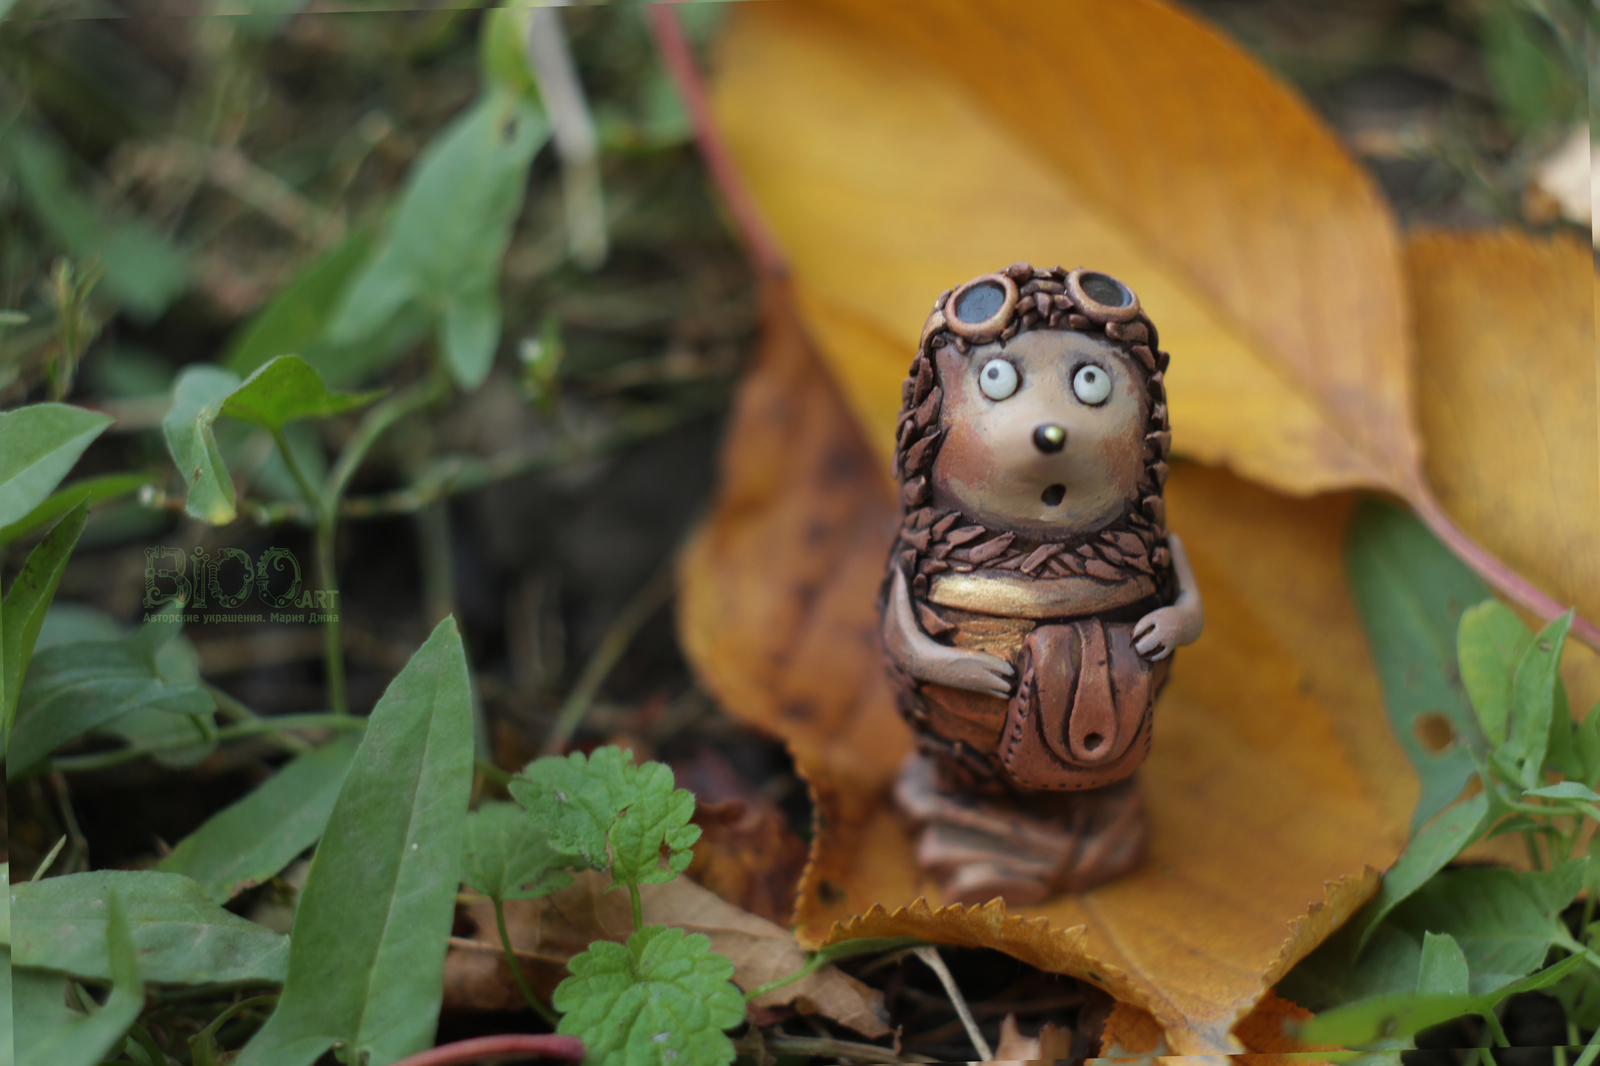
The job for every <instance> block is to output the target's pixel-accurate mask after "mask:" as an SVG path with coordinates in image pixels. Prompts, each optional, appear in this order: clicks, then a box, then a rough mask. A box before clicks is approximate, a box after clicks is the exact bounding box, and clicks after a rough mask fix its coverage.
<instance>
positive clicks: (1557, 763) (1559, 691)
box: [1543, 674, 1587, 781]
mask: <svg viewBox="0 0 1600 1066" xmlns="http://www.w3.org/2000/svg"><path fill="white" fill-rule="evenodd" d="M1577 733H1578V731H1577V729H1576V728H1575V727H1574V725H1573V722H1572V708H1571V706H1570V705H1569V704H1568V703H1567V686H1566V685H1565V684H1563V683H1562V681H1561V677H1560V675H1559V674H1558V675H1556V683H1555V691H1554V692H1553V693H1552V699H1551V703H1550V733H1549V737H1548V741H1547V746H1546V748H1545V752H1544V767H1543V769H1545V770H1554V771H1555V772H1556V773H1558V774H1560V775H1561V776H1562V777H1565V778H1567V779H1568V780H1569V781H1582V780H1584V779H1585V774H1586V773H1587V767H1586V765H1585V764H1584V762H1583V760H1582V759H1581V758H1579V756H1578V747H1577V744H1578V738H1577Z"/></svg>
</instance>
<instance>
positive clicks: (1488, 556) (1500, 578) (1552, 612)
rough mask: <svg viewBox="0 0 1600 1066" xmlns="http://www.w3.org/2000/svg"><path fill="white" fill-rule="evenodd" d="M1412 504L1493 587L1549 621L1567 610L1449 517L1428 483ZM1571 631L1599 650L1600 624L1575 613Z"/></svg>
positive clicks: (1436, 533) (1415, 494)
mask: <svg viewBox="0 0 1600 1066" xmlns="http://www.w3.org/2000/svg"><path fill="white" fill-rule="evenodd" d="M1411 505H1412V507H1414V508H1415V509H1416V512H1417V517H1418V518H1420V519H1421V520H1422V524H1423V525H1425V526H1427V527H1428V529H1429V530H1431V531H1432V533H1433V535H1434V536H1436V537H1438V538H1439V540H1440V541H1441V542H1442V543H1443V544H1444V546H1445V547H1447V548H1449V549H1450V550H1451V551H1452V552H1454V553H1455V555H1456V558H1458V559H1460V560H1461V561H1462V562H1464V563H1466V564H1467V565H1468V566H1469V567H1471V568H1472V570H1473V572H1474V573H1476V574H1477V575H1478V576H1479V577H1481V578H1483V580H1484V581H1485V582H1487V583H1488V585H1489V587H1490V588H1492V589H1496V590H1498V591H1500V592H1502V593H1504V594H1505V595H1506V596H1507V597H1508V598H1509V599H1510V600H1511V602H1513V603H1515V604H1516V605H1517V606H1519V607H1522V608H1524V609H1526V610H1528V611H1531V612H1533V613H1534V614H1536V615H1538V616H1539V617H1540V618H1542V619H1544V620H1545V621H1546V622H1548V621H1551V620H1552V619H1554V618H1556V617H1558V616H1560V615H1562V614H1565V613H1566V611H1567V609H1566V608H1565V607H1563V606H1562V605H1561V604H1559V603H1557V602H1556V601H1555V600H1554V599H1552V598H1551V597H1549V596H1547V595H1545V594H1544V593H1543V592H1540V591H1539V590H1538V589H1537V588H1534V586H1533V583H1532V582H1530V581H1529V580H1528V579H1527V578H1525V577H1523V576H1522V575H1521V574H1519V573H1517V572H1516V571H1515V570H1513V569H1511V567H1509V566H1507V565H1506V564H1505V563H1503V562H1501V561H1500V560H1499V559H1496V558H1495V557H1494V555H1493V554H1492V553H1491V552H1490V551H1489V550H1488V549H1487V548H1485V547H1484V546H1483V545H1481V544H1479V543H1478V542H1477V541H1475V540H1473V539H1472V538H1471V537H1469V536H1468V535H1467V534H1466V532H1465V531H1464V530H1463V529H1462V528H1461V527H1460V526H1458V525H1456V522H1455V519H1453V518H1451V517H1450V515H1449V514H1448V513H1447V512H1446V511H1445V509H1444V507H1443V505H1441V504H1440V503H1439V501H1438V499H1436V498H1435V497H1434V495H1433V492H1432V490H1431V489H1429V488H1428V487H1427V486H1425V485H1423V486H1419V488H1418V490H1417V491H1416V492H1414V493H1413V495H1412V497H1411ZM1571 635H1572V636H1574V637H1576V638H1577V639H1578V640H1581V641H1583V643H1585V644H1587V645H1589V647H1591V648H1593V649H1595V650H1596V651H1600V626H1596V625H1595V624H1594V623H1593V622H1591V621H1589V619H1587V618H1585V617H1583V616H1582V615H1581V614H1574V615H1573V618H1572V629H1571Z"/></svg>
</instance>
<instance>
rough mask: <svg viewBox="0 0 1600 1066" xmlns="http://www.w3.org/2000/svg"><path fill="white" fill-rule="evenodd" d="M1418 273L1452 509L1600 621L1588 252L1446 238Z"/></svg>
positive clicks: (1430, 425) (1586, 672)
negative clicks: (1596, 547)
mask: <svg viewBox="0 0 1600 1066" xmlns="http://www.w3.org/2000/svg"><path fill="white" fill-rule="evenodd" d="M1586 143H1587V142H1586ZM1406 263H1407V267H1408V269H1409V272H1410V280H1411V289H1412V293H1413V297H1414V300H1415V304H1416V311H1415V320H1416V334H1417V354H1418V364H1417V374H1418V377H1417V380H1418V382H1419V383H1420V385H1421V388H1419V390H1418V400H1419V409H1420V415H1421V424H1422V430H1423V434H1424V436H1425V437H1426V439H1427V456H1426V459H1427V470H1428V480H1429V481H1430V482H1432V484H1433V486H1434V488H1435V490H1436V492H1437V494H1438V497H1439V501H1440V503H1442V504H1443V505H1444V507H1445V509H1446V510H1447V511H1449V512H1450V514H1451V515H1452V516H1453V517H1454V518H1455V519H1456V521H1457V522H1458V523H1459V524H1460V526H1461V528H1462V529H1464V530H1466V531H1467V532H1468V533H1470V534H1471V535H1472V536H1473V537H1475V538H1476V539H1477V540H1478V541H1479V542H1481V543H1482V544H1483V545H1484V546H1485V547H1486V548H1488V549H1489V550H1490V551H1491V552H1493V553H1494V554H1495V555H1497V556H1499V558H1500V559H1502V560H1504V561H1505V562H1506V563H1507V564H1508V565H1510V566H1511V567H1513V568H1514V569H1516V570H1517V571H1518V572H1519V573H1522V574H1524V575H1526V576H1527V577H1529V578H1530V579H1531V580H1532V581H1533V582H1534V583H1535V584H1537V585H1539V586H1540V587H1541V588H1543V589H1544V590H1545V591H1546V592H1548V593H1550V594H1551V595H1553V596H1554V597H1555V599H1556V600H1557V601H1558V602H1560V603H1563V604H1572V605H1575V606H1576V607H1577V608H1578V613H1579V614H1581V615H1584V616H1585V617H1588V618H1591V619H1592V618H1600V551H1597V550H1596V549H1595V546H1596V545H1597V544H1600V382H1597V380H1596V377H1597V372H1600V367H1597V363H1596V359H1595V309H1596V308H1597V307H1600V282H1597V279H1596V276H1595V271H1594V261H1593V259H1592V257H1591V253H1590V250H1589V249H1588V248H1585V247H1584V246H1583V243H1582V242H1581V241H1578V240H1574V239H1572V238H1570V237H1555V238H1543V237H1533V236H1529V235H1527V234H1522V233H1516V232H1510V231H1502V232H1498V233H1470V234H1468V233H1458V234H1453V233H1442V232H1434V233H1425V234H1421V235H1418V236H1416V237H1413V238H1412V239H1411V240H1410V241H1409V242H1408V243H1407V246H1406ZM1174 363H1176V358H1174ZM1535 628H1538V627H1537V626H1535ZM1567 647H1568V652H1567V655H1566V659H1565V664H1564V665H1565V678H1566V681H1567V684H1568V686H1569V688H1570V689H1571V693H1570V694H1571V696H1572V700H1571V703H1572V708H1573V711H1574V712H1575V713H1578V714H1580V715H1581V714H1582V713H1583V712H1586V711H1587V710H1588V709H1589V708H1590V707H1592V706H1593V705H1594V703H1595V702H1596V701H1597V700H1600V655H1596V653H1595V652H1594V651H1592V650H1591V649H1589V648H1586V647H1580V646H1579V645H1578V643H1577V642H1576V641H1569V642H1568V643H1567Z"/></svg>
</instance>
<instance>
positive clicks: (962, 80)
mask: <svg viewBox="0 0 1600 1066" xmlns="http://www.w3.org/2000/svg"><path fill="white" fill-rule="evenodd" d="M729 21H730V25H729V26H728V28H727V30H726V31H725V33H724V35H723V38H722V41H721V47H720V50H719V53H718V67H717V71H718V77H717V83H716V86H715V88H716V115H717V120H718V123H719V126H720V128H721V130H722V132H723V134H724V136H725V138H726V140H727V142H728V144H729V146H730V148H731V149H732V151H733V154H734V157H735V159H736V160H737V162H738V164H739V167H740V170H741V172H742V174H743V175H744V177H745V179H746V181H747V182H748V183H749V185H750V187H751V189H752V191H753V192H754V193H755V196H756V198H757V200H759V201H760V203H761V205H762V207H763V209H764V212H765V215H766V217H767V219H768V220H769V221H770V223H771V224H772V227H773V229H774V230H775V231H776V233H777V235H778V238H779V240H780V241H781V242H782V244H783V246H784V249H785V251H786V252H787V254H788V256H789V258H790V261H791V262H792V264H793V267H794V272H795V277H796V279H797V286H796V287H797V292H798V295H799V299H800V303H801V307H802V308H803V311H804V314H805V320H806V324H807V326H808V327H809V328H810V329H812V330H813V331H814V334H815V337H816V340H817V343H818V345H819V347H820V349H821V351H822V353H823V355H824V356H825V357H826V359H827V362H828V365H829V367H830V369H831V370H832V371H833V373H834V374H835V376H836V377H837V378H838V380H839V381H840V383H841V386H842V388H843V390H844V392H845V394H846V396H847V398H848V399H849V401H850V406H851V409H852V410H853V411H855V412H856V414H857V415H858V416H859V417H860V418H861V420H862V424H863V425H864V426H865V427H866V428H867V430H868V439H869V440H870V441H871V442H872V445H873V447H874V448H875V449H877V450H878V452H879V454H880V456H882V457H884V458H885V459H886V458H887V457H888V454H889V449H890V447H891V444H892V442H893V439H894V432H893V431H894V420H895V415H896V413H897V411H898V404H899V396H900V390H899V385H900V380H901V378H902V377H903V375H904V373H905V367H906V364H907V362H908V361H909V356H910V353H911V352H913V351H914V350H915V348H916V341H917V337H918V331H919V330H920V329H921V328H922V323H923V320H924V319H925V318H926V317H927V313H928V309H929V307H930V306H931V305H932V302H933V299H934V297H935V296H937V295H938V294H939V293H940V292H941V291H943V290H945V289H947V288H949V287H950V286H952V285H957V284H960V283H961V282H963V281H966V280H967V279H968V278H971V277H974V276H976V275H978V274H981V273H986V272H988V271H991V270H995V269H997V268H998V267H1000V266H1002V265H1004V264H1006V263H1010V262H1014V261H1016V260H1019V259H1026V260H1030V261H1032V262H1036V263H1054V262H1056V261H1057V260H1058V259H1060V258H1061V257H1062V256H1066V257H1070V259H1071V262H1067V261H1066V260H1065V259H1062V260H1061V261H1062V263H1063V264H1064V265H1066V266H1068V267H1071V266H1074V265H1077V264H1078V263H1079V262H1082V263H1085V264H1090V265H1093V266H1094V267H1095V269H1098V270H1106V271H1109V272H1110V273H1112V274H1114V275H1117V276H1119V277H1121V278H1123V279H1125V280H1127V281H1128V282H1129V283H1130V284H1132V285H1133V286H1134V288H1135V290H1136V291H1137V292H1138V294H1139V297H1140V301H1141V303H1142V304H1143V305H1144V306H1145V307H1146V308H1147V309H1148V310H1149V311H1150V314H1151V316H1152V317H1153V319H1154V321H1155V323H1156V325H1157V326H1158V327H1159V328H1160V330H1161V336H1162V341H1163V346H1164V347H1166V348H1168V349H1170V350H1171V351H1172V352H1174V353H1175V355H1174V360H1173V369H1172V373H1171V375H1170V378H1169V386H1168V387H1169V395H1170V397H1171V408H1172V421H1173V424H1174V425H1176V426H1180V427H1182V433H1181V436H1179V437H1175V443H1177V444H1178V446H1179V447H1180V449H1181V450H1182V451H1183V452H1184V454H1187V455H1190V456H1193V457H1195V458H1199V459H1203V460H1205V461H1207V462H1211V463H1226V464H1227V465H1229V466H1230V467H1231V468H1233V469H1234V470H1236V471H1238V472H1240V473H1242V474H1244V475H1245V476H1247V477H1250V478H1252V479H1254V480H1257V481H1260V482H1262V483H1264V484H1267V485H1270V486H1272V487H1274V488H1278V489H1281V490H1284V491H1288V492H1295V493H1305V492H1314V491H1319V490H1324V489H1330V488H1338V487H1348V486H1355V485H1362V486H1378V487H1385V488H1390V489H1393V490H1396V491H1399V492H1401V493H1402V494H1405V493H1408V492H1409V491H1410V489H1411V487H1412V485H1413V484H1414V483H1415V482H1416V480H1417V442H1416V437H1415V434H1414V432H1413V430H1412V428H1411V423H1410V409H1411V397H1410V394H1409V390H1408V385H1407V377H1406V361H1407V357H1408V352H1409V339H1408V337H1407V336H1406V332H1405V307H1404V278H1403V276H1402V273H1401V265H1400V255H1399V249H1398V247H1397V241H1396V238H1395V234H1394V226H1393V222H1392V220H1391V218H1390V214H1389V209H1388V207H1387V206H1386V205H1385V203H1384V201H1383V199H1382V197H1381V195H1380V194H1379V193H1378V191H1377V189H1376V188H1375V187H1374V185H1373V183H1372V181H1371V179H1370V178H1369V177H1368V176H1367V175H1366V173H1365V172H1364V171H1363V170H1362V169H1361V168H1360V166H1359V165H1358V164H1356V163H1355V162H1354V161H1353V160H1352V159H1351V158H1350V157H1349V155H1348V154H1347V153H1346V152H1345V151H1344V149H1343V148H1342V147H1341V146H1340V145H1339V143H1338V141H1337V139H1336V138H1335V136H1334V135H1333V134H1332V133H1331V132H1330V131H1329V130H1328V129H1327V128H1326V127H1325V126H1324V125H1323V124H1322V122H1321V121H1320V120H1319V119H1318V118H1317V117H1316V116H1315V114H1314V113H1313V112H1312V111H1311V109H1310V108H1309V107H1308V106H1307V105H1306V104H1305V102H1304V101H1302V100H1301V99H1300V98H1299V97H1297V96H1296V95H1295V94H1294V93H1292V92H1291V91H1290V90H1289V89H1287V88H1286V87H1285V86H1283V85H1282V84H1281V83H1279V82H1278V81H1277V80H1276V79H1275V78H1274V77H1273V76H1272V75H1270V74H1269V73H1267V72H1266V70H1265V69H1263V68H1262V67H1261V66H1260V65H1259V64H1258V63H1256V62H1255V61H1254V60H1253V59H1251V58H1250V57H1249V56H1247V55H1246V54H1245V53H1244V52H1243V51H1242V50H1241V49H1240V48H1239V47H1238V46H1236V45H1234V44H1233V43H1231V42H1230V41H1228V40H1227V39H1226V38H1225V37H1223V36H1222V35H1221V34H1219V33H1218V32H1216V31H1215V30H1212V29H1211V28H1209V27H1208V26H1206V25H1205V24H1204V23H1202V22H1201V21H1199V20H1198V19H1196V18H1195V17H1194V16H1193V15H1191V14H1188V13H1186V12H1183V11H1181V10H1180V9H1178V8H1176V7H1174V6H1171V5H1169V4H1166V3H1162V2H1160V0H1128V2H1125V3H1118V4H1110V5H1107V4H1096V3H1092V2H1091V0H1060V2H1057V3H1051V4H1043V5H1038V4H1034V5H1025V6H1018V5H1015V4H1005V3H1001V2H998V0H940V2H937V3H931V4H930V3H927V2H916V3H911V2H908V0H870V2H865V0H834V2H829V3H822V4H806V5H799V4H755V5H741V6H740V7H739V9H738V10H737V11H734V12H732V13H730V20H729Z"/></svg>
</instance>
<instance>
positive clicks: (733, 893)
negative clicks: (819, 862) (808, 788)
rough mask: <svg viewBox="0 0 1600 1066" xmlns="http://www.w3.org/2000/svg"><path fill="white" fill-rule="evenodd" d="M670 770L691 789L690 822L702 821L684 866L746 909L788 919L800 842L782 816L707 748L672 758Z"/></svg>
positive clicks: (802, 852) (801, 863) (801, 865)
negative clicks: (693, 798)
mask: <svg viewBox="0 0 1600 1066" xmlns="http://www.w3.org/2000/svg"><path fill="white" fill-rule="evenodd" d="M672 773H673V776H674V777H675V778H676V780H677V783H678V787H679V788H686V789H688V790H689V791H690V792H693V793H694V796H695V806H694V824H695V825H697V826H699V827H700V829H701V833H700V839H699V841H697V842H696V843H695V847H694V860H693V861H692V862H690V864H689V867H688V869H686V870H685V871H684V874H685V875H686V876H687V877H689V878H690V879H691V880H693V881H694V882H695V883H696V884H699V885H703V886H704V887H706V888H709V889H710V890H711V891H713V892H715V893H716V894H717V895H719V896H721V897H722V898H723V899H725V900H727V901H728V902H730V903H732V904H735V905H736V906H738V907H741V908H743V909H744V910H747V911H749V912H750V913H752V914H758V915H760V916H761V917H763V918H766V919H768V920H770V921H773V922H776V923H778V924H779V925H785V926H786V925H788V924H789V919H790V918H791V917H792V916H793V915H794V891H795V885H797V884H798V883H799V881H800V872H801V871H802V870H804V869H805V865H806V845H805V842H804V841H802V840H801V839H800V837H799V836H798V835H796V833H795V832H794V830H792V829H790V828H789V821H788V818H787V817H786V816H785V815H784V813H783V812H782V811H781V810H779V809H778V805H777V804H775V803H773V802H772V800H771V799H769V798H768V797H766V796H765V795H763V794H762V793H761V792H759V791H757V790H756V788H755V786H754V785H753V784H751V783H750V782H749V781H747V780H746V779H745V778H744V777H743V775H741V774H740V773H739V771H738V770H737V769H735V768H734V766H733V764H732V763H730V762H729V761H728V760H727V759H726V758H725V757H723V756H722V755H720V754H718V753H717V752H716V751H714V750H713V749H710V748H699V749H696V750H695V751H694V752H692V753H691V754H690V755H688V756H686V757H684V758H681V759H675V760H673V763H672Z"/></svg>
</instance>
